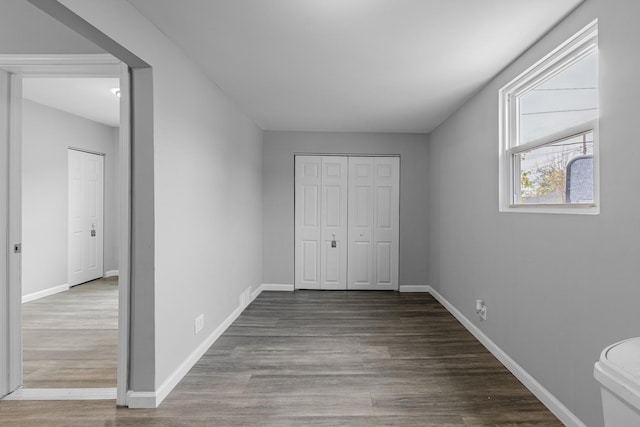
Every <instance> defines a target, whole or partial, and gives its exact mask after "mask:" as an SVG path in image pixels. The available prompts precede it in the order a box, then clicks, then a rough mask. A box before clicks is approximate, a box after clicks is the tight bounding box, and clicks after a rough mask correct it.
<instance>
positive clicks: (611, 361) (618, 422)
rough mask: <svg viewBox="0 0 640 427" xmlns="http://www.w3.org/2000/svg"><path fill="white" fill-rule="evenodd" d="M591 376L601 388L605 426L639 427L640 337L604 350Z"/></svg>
mask: <svg viewBox="0 0 640 427" xmlns="http://www.w3.org/2000/svg"><path fill="white" fill-rule="evenodd" d="M593 376H594V377H595V378H596V379H597V380H598V382H600V384H601V386H602V387H601V390H602V408H603V412H604V425H605V427H639V426H640V337H639V338H631V339H628V340H624V341H620V342H618V343H615V344H613V345H610V346H609V347H607V348H605V349H604V350H603V351H602V353H601V354H600V360H599V361H598V362H596V364H595V367H594V369H593Z"/></svg>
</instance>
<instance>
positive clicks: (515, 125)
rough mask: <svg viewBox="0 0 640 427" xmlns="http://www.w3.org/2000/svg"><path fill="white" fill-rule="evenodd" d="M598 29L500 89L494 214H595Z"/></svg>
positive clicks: (591, 26)
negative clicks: (497, 193) (496, 210)
mask: <svg viewBox="0 0 640 427" xmlns="http://www.w3.org/2000/svg"><path fill="white" fill-rule="evenodd" d="M597 37H598V27H597V21H594V22H593V23H591V24H589V25H588V26H587V27H586V28H584V29H583V30H581V31H580V32H579V33H578V34H576V35H575V36H573V37H572V38H571V39H570V40H568V41H567V42H565V43H564V44H562V45H561V46H560V47H558V48H557V49H556V50H554V51H553V52H551V53H550V54H549V55H547V56H546V57H545V58H543V59H542V60H541V61H539V62H538V63H537V64H535V65H534V66H533V67H531V68H530V69H528V70H527V71H525V72H524V73H523V74H521V75H520V76H518V77H517V78H516V79H514V80H513V81H512V82H510V83H509V84H508V85H506V86H505V87H504V88H502V89H501V90H500V119H501V123H500V210H501V211H516V212H554V213H591V214H594V213H598V212H599V194H598V189H599V185H598V40H597Z"/></svg>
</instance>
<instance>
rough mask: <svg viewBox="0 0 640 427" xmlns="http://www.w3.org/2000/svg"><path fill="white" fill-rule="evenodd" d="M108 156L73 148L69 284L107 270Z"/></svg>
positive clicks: (101, 273)
mask: <svg viewBox="0 0 640 427" xmlns="http://www.w3.org/2000/svg"><path fill="white" fill-rule="evenodd" d="M103 204H104V157H103V156H101V155H97V154H91V153H86V152H83V151H78V150H72V149H69V285H70V286H74V285H77V284H80V283H84V282H88V281H90V280H94V279H98V278H100V277H102V276H103V275H104V272H103V241H104V233H103Z"/></svg>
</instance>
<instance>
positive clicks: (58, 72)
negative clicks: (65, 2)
mask: <svg viewBox="0 0 640 427" xmlns="http://www.w3.org/2000/svg"><path fill="white" fill-rule="evenodd" d="M85 60H86V62H85ZM0 69H3V70H5V71H8V72H9V73H10V78H11V93H10V105H11V107H10V110H11V112H10V122H9V123H10V129H9V149H10V154H9V200H8V202H9V224H8V225H7V227H8V230H9V237H10V243H11V244H13V243H18V242H20V241H21V234H22V233H21V217H22V212H21V195H22V190H21V179H22V177H21V170H20V165H21V152H20V151H21V145H22V141H21V122H22V120H21V104H22V88H21V86H22V78H23V77H52V76H56V77H117V78H119V79H120V94H121V96H120V132H119V152H120V170H119V178H120V189H119V191H118V197H119V199H120V212H119V216H120V236H119V237H118V242H119V253H120V259H119V271H120V276H119V280H118V299H119V301H118V369H117V387H116V403H117V404H118V405H123V406H124V405H126V404H127V392H128V388H129V338H130V337H129V335H130V328H129V325H130V271H131V267H130V266H131V106H130V102H131V97H130V89H131V83H130V78H131V77H130V72H129V67H128V66H127V65H126V64H124V63H122V62H120V61H119V60H118V59H117V58H115V57H113V56H111V55H109V54H104V55H0ZM18 94H19V96H18ZM8 256H9V260H8V266H9V283H8V294H9V301H8V307H7V312H8V314H9V315H8V332H9V346H8V349H7V352H8V360H9V363H8V365H9V366H8V374H9V375H8V377H9V391H10V392H11V391H14V390H15V389H16V388H17V387H19V386H20V385H21V384H22V369H23V368H22V319H21V315H22V309H21V306H22V295H21V294H22V292H21V289H22V283H21V277H20V270H21V256H14V254H13V253H9V254H8ZM60 390H65V389H60ZM85 390H87V393H88V394H87V396H89V393H90V392H89V390H91V389H85Z"/></svg>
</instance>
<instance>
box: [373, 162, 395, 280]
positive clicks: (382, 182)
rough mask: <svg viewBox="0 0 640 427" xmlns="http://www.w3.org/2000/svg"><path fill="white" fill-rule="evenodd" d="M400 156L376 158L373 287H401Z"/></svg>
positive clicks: (374, 176) (374, 175) (374, 174)
mask: <svg viewBox="0 0 640 427" xmlns="http://www.w3.org/2000/svg"><path fill="white" fill-rule="evenodd" d="M399 239H400V158H398V157H376V158H374V159H373V264H374V266H373V272H374V273H373V280H374V281H373V287H372V288H371V289H393V290H397V289H398V275H399V274H398V254H399V244H398V241H399Z"/></svg>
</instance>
